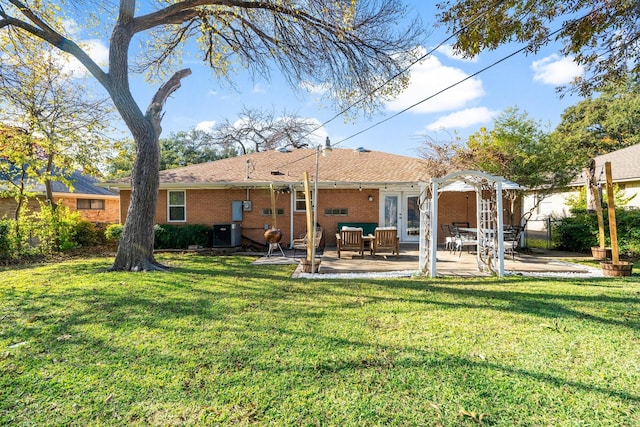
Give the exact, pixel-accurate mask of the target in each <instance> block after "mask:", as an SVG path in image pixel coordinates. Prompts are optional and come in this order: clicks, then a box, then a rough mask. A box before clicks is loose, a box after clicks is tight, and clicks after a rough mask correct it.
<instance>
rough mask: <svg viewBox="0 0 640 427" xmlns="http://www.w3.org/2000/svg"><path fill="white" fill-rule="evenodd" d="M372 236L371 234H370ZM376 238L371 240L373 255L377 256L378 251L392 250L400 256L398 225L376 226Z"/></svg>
mask: <svg viewBox="0 0 640 427" xmlns="http://www.w3.org/2000/svg"><path fill="white" fill-rule="evenodd" d="M370 236H371V235H370ZM372 237H373V238H374V239H373V240H372V242H371V255H373V256H375V255H376V252H381V251H391V253H392V254H396V257H399V256H400V237H399V236H398V229H397V228H396V227H376V230H375V235H374V236H372Z"/></svg>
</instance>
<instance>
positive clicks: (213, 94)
mask: <svg viewBox="0 0 640 427" xmlns="http://www.w3.org/2000/svg"><path fill="white" fill-rule="evenodd" d="M217 94H218V92H216V91H215V90H213V89H211V90H210V91H209V92H207V95H209V96H216V95H217Z"/></svg>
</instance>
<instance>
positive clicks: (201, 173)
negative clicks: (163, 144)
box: [107, 148, 476, 246]
mask: <svg viewBox="0 0 640 427" xmlns="http://www.w3.org/2000/svg"><path fill="white" fill-rule="evenodd" d="M316 159H317V161H318V163H317V165H318V176H319V179H318V204H317V206H318V208H317V222H318V224H319V225H320V226H321V227H323V228H324V230H325V236H326V244H327V245H335V243H336V242H335V233H336V231H337V229H338V225H339V224H341V223H369V224H371V223H373V224H374V225H380V226H396V227H397V228H398V234H399V236H400V239H401V242H405V243H407V242H416V243H417V242H418V240H419V228H418V227H419V221H420V211H419V207H418V199H419V196H420V184H421V183H427V182H428V181H429V176H428V174H427V172H426V167H425V163H424V160H422V159H418V158H412V157H407V156H400V155H395V154H389V153H384V152H379V151H370V150H365V149H362V148H360V149H355V150H354V149H345V148H335V149H333V150H332V151H331V152H330V153H329V154H328V155H327V156H323V155H319V152H318V151H316V150H315V149H296V150H291V151H288V150H273V151H264V152H257V153H251V154H247V155H243V156H238V157H232V158H227V159H222V160H217V161H213V162H208V163H202V164H196V165H191V166H186V167H182V168H176V169H170V170H164V171H161V172H160V192H159V197H158V204H157V208H156V217H155V221H156V223H159V224H207V225H211V226H215V225H216V224H237V225H240V227H241V230H242V236H243V237H245V238H248V239H251V240H254V241H256V242H260V243H264V241H265V240H264V237H263V234H264V230H265V228H270V227H272V226H273V224H272V214H271V192H270V185H273V187H274V189H275V205H276V213H277V216H276V222H277V224H276V225H277V228H279V229H280V230H281V231H282V235H283V238H282V243H288V244H290V243H291V242H292V240H293V239H294V238H297V237H299V236H300V235H302V234H304V233H305V231H306V227H307V223H306V209H305V196H304V186H303V176H304V173H305V172H307V173H308V174H309V178H310V181H311V185H312V188H313V185H314V181H315V171H316ZM107 185H109V186H110V187H112V188H117V189H118V190H119V193H120V217H121V220H122V221H123V222H124V220H125V219H126V213H127V209H128V207H129V200H130V195H131V186H130V183H129V182H128V181H124V180H123V181H116V182H110V183H108V184H107ZM468 196H469V194H468V193H464V192H451V193H443V194H442V195H441V196H440V199H439V200H440V206H441V208H440V218H441V221H442V222H446V223H450V222H451V221H469V222H470V223H471V225H473V224H474V223H475V218H476V215H475V210H476V208H475V193H474V194H472V198H471V200H469V199H470V197H468ZM439 239H440V240H443V239H444V236H439ZM283 246H284V245H283Z"/></svg>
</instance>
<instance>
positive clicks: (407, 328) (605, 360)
mask: <svg viewBox="0 0 640 427" xmlns="http://www.w3.org/2000/svg"><path fill="white" fill-rule="evenodd" d="M161 261H164V262H165V263H168V264H171V265H173V266H174V267H175V268H174V269H173V270H172V271H171V272H169V273H107V272H102V271H103V269H105V268H106V267H108V266H109V264H110V262H111V259H107V258H92V259H82V260H72V261H66V262H63V263H58V264H55V265H54V264H50V265H41V266H32V267H26V268H21V269H4V270H2V271H0V425H9V424H10V425H65V426H67V425H83V426H84V425H97V426H100V425H134V426H135V425H162V426H166V425H283V426H289V425H322V426H330V425H336V426H338V425H339V426H352V425H357V426H361V425H362V426H374V425H384V426H388V425H397V426H405V425H427V426H466V425H469V426H471V425H487V426H541V425H553V426H636V425H640V409H639V408H640V332H639V328H640V286H639V285H640V281H639V279H638V277H637V276H634V277H632V278H627V279H610V278H609V279H589V280H584V279H581V280H573V281H571V280H565V281H562V280H545V279H539V278H536V279H533V278H526V277H513V278H508V279H502V280H500V279H496V278H492V279H486V278H485V279H464V280H453V279H437V280H436V279H424V278H413V279H391V280H371V279H367V280H361V279H358V280H325V281H307V280H303V279H292V278H291V277H290V276H291V272H292V269H293V267H292V266H259V267H256V266H252V265H250V262H251V261H252V259H251V258H247V257H236V256H229V257H207V256H199V255H171V256H170V257H169V256H165V257H163V258H161Z"/></svg>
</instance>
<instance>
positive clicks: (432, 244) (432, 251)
mask: <svg viewBox="0 0 640 427" xmlns="http://www.w3.org/2000/svg"><path fill="white" fill-rule="evenodd" d="M429 234H430V236H429V277H437V272H436V263H437V259H436V256H437V252H438V180H437V179H433V180H431V233H429Z"/></svg>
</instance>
